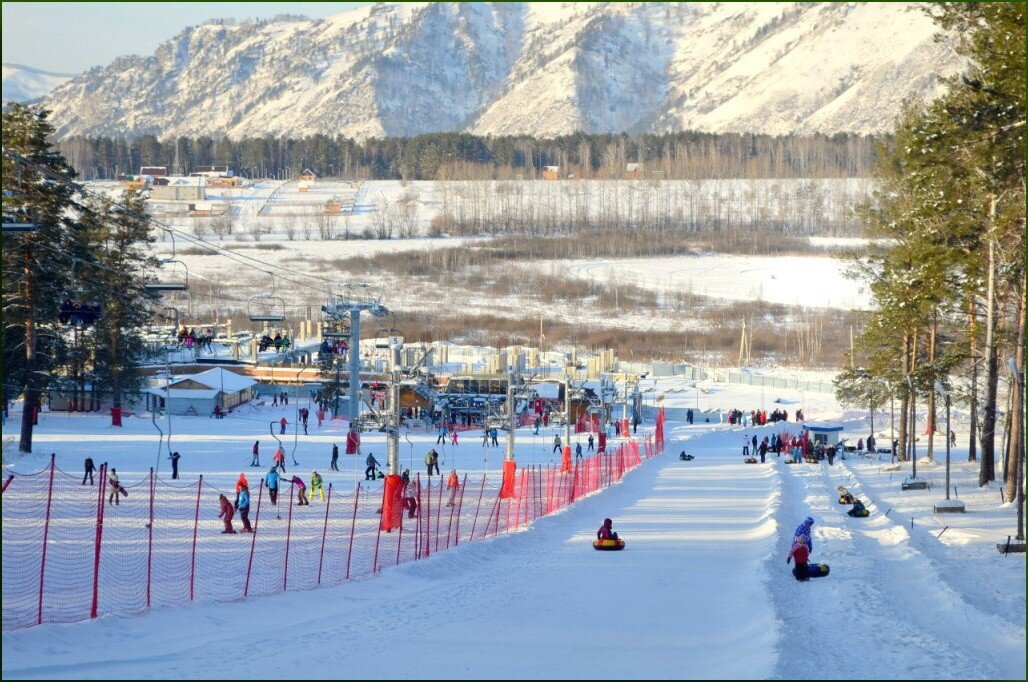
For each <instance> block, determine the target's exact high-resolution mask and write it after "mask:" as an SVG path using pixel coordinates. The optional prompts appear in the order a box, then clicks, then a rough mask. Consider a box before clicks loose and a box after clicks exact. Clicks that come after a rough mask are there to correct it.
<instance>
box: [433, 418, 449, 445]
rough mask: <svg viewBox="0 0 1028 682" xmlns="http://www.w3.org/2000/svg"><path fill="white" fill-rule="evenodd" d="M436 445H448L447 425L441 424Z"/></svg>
mask: <svg viewBox="0 0 1028 682" xmlns="http://www.w3.org/2000/svg"><path fill="white" fill-rule="evenodd" d="M435 444H436V445H446V425H445V424H442V423H440V424H439V434H438V436H437V437H436V439H435Z"/></svg>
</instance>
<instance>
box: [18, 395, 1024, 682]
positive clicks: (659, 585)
mask: <svg viewBox="0 0 1028 682" xmlns="http://www.w3.org/2000/svg"><path fill="white" fill-rule="evenodd" d="M682 384H683V382H682V380H681V379H671V380H667V381H666V385H663V384H662V385H661V388H662V389H670V388H673V387H680V386H681V385H682ZM759 391H760V388H759V387H752V386H741V385H721V386H720V387H719V390H718V391H716V392H715V391H710V392H708V393H702V392H699V393H696V394H695V395H692V394H688V393H687V392H681V391H679V392H670V391H669V392H668V393H667V394H666V395H667V397H666V402H669V403H671V407H676V406H692V405H693V404H694V401H697V400H702V402H701V408H702V409H704V410H706V409H710V408H712V407H713V403H714V402H715V401H716V402H717V403H720V404H722V405H724V406H726V407H727V406H729V405H733V406H739V407H741V408H749V407H751V406H757V405H758V404H759V400H760V393H759ZM782 393H783V396H782V398H783V399H784V400H789V401H792V400H795V401H796V403H794V404H789V405H788V406H789V407H790V409H794V406H801V405H799V404H798V402H799V400H800V396H799V395H798V394H797V395H793V394H792V393H790V392H782ZM775 397H779V396H777V395H776V396H775ZM806 397H807V399H808V400H811V401H813V400H815V398H812V397H811V396H809V395H808V396H806ZM767 398H768V401H769V409H770V400H772V399H773V397H772V396H770V395H769V396H768V397H767ZM816 400H817V401H819V403H820V405H819V407H818V408H813V407H809V408H808V407H805V409H806V410H808V411H810V410H813V409H817V411H818V412H819V413H820V414H819V416H823V417H839V416H841V411H840V410H839V409H838V406H837V405H834V406H833V405H832V401H831V400H830V399H829V398H828V396H816ZM708 401H710V403H711V404H708ZM678 403H681V405H678ZM291 407H292V406H290V408H291ZM671 413H673V410H670V409H669V414H671ZM60 419H61V418H58V417H53V416H49V417H47V418H46V419H45V420H44V426H43V428H42V429H41V432H42V435H41V447H40V450H41V451H42V450H43V449H44V448H46V449H47V452H49V450H50V449H53V450H56V451H58V461H59V463H61V461H62V460H61V458H62V457H63V458H66V460H65V461H67V462H68V464H69V466H71V465H72V463H73V462H80V461H81V457H80V456H81V453H82V452H83V451H93V452H96V449H97V448H98V447H103V446H102V445H101V441H99V439H100V438H104V439H106V440H105V441H102V442H106V443H108V444H109V445H110V451H109V453H108V455H109V456H110V457H111V458H112V461H114V460H115V458H118V461H119V462H121V461H125V462H126V463H124V464H121V463H119V471H122V470H123V467H124V470H125V471H128V470H130V469H137V468H138V469H140V470H142V469H143V468H145V467H146V466H148V465H149V463H152V461H153V460H152V454H151V453H147V454H145V455H143V454H141V453H142V447H143V443H144V442H146V441H144V437H145V436H144V431H143V430H142V429H141V428H140V429H138V433H135V434H132V433H128V434H126V437H125V438H124V439H123V440H116V439H112V438H111V436H110V434H109V431H110V429H106V433H99V432H102V431H105V429H103V428H99V427H97V426H96V425H91V426H90V427H89V429H88V430H90V431H92V430H95V431H97V432H98V433H96V434H95V435H90V434H83V435H85V436H86V437H87V438H93V439H96V440H82V438H79V439H78V440H75V439H74V438H73V437H72V436H73V434H72V433H70V432H69V431H74V430H79V431H82V430H85V429H83V428H81V425H84V424H85V422H84V421H80V422H79V424H80V428H79V429H70V430H69V429H67V428H66V427H67V423H65V424H63V426H60V427H59V424H60ZM78 419H82V420H88V419H96V418H89V417H87V418H78ZM73 420H74V418H73V419H67V418H65V419H64V421H65V422H68V421H73ZM178 421H179V422H184V425H183V424H179V425H178V426H177V428H178V429H179V431H180V432H182V433H183V434H186V432H187V431H194V432H196V433H194V434H192V435H188V434H187V435H182V436H175V437H177V438H181V439H182V443H183V445H182V449H183V450H184V454H189V453H191V452H194V451H195V452H194V454H192V455H191V457H189V458H187V457H185V456H184V458H183V465H184V466H183V475H184V476H186V477H190V476H191V475H195V473H194V472H195V471H196V470H197V469H203V470H205V471H210V472H211V473H210V475H211V476H217V475H218V474H217V473H215V471H212V470H218V469H224V474H223V475H224V476H225V477H226V478H228V480H229V481H230V480H231V477H232V476H234V475H235V472H236V471H238V468H236V467H237V466H239V465H238V464H236V463H234V462H233V463H230V462H228V461H224V462H223V463H222V464H220V465H219V464H218V462H219V460H224V459H225V458H226V457H228V456H229V455H228V454H227V453H233V454H231V457H233V458H235V459H240V460H241V459H244V458H246V457H247V455H246V452H247V451H248V450H247V447H248V444H249V443H250V442H252V440H251V438H252V437H256V435H255V434H257V433H259V432H258V431H257V429H258V428H259V425H248V422H245V421H242V420H241V419H240V420H238V421H235V422H231V421H230V420H224V421H226V422H230V423H229V424H222V425H218V424H217V422H214V421H212V420H208V419H205V418H204V419H198V418H193V419H192V420H190V419H187V418H183V419H180V420H178ZM262 421H263V420H262ZM844 423H845V426H846V429H847V434H848V435H852V436H853V437H854V438H855V437H857V436H858V435H866V433H867V424H866V421H865V420H864V419H862V418H855V419H850V420H848V421H846V422H844ZM147 425H148V423H147ZM264 426H265V428H266V424H265V425H264ZM669 427H670V428H669V431H668V450H667V454H666V455H664V456H662V457H658V458H656V459H654V460H651V461H649V462H645V463H644V464H643V466H641V467H640V468H638V469H636V470H635V471H633V472H631V473H629V474H628V475H626V477H625V479H624V480H623V481H622V483H620V484H618V485H615V486H613V487H612V488H610V489H608V490H606V491H604V492H602V493H599V494H597V495H594V496H592V497H589V498H586V499H584V500H582V501H580V502H579V503H577V504H576V505H575V506H573V507H571V508H568V509H566V510H564V511H563V512H562V513H559V514H557V515H554V516H552V517H546V518H542V519H539V520H537V521H536V522H535V523H534V524H533V525H532V526H530V527H529V528H528V529H527V530H525V531H524V532H519V533H512V534H509V535H504V536H499V537H495V538H492V539H489V540H486V541H483V542H476V543H470V544H467V545H464V544H462V545H461V546H459V547H457V548H454V549H451V550H448V551H446V552H442V553H440V554H436V555H433V556H432V557H430V558H429V559H427V560H423V561H418V562H413V563H408V564H403V565H401V566H399V567H396V568H389V569H387V570H385V571H384V572H383V573H382V574H381V575H380V576H379V577H377V578H375V579H373V580H369V581H361V582H353V583H348V584H345V585H342V586H340V587H335V588H326V589H321V590H312V591H307V592H288V593H285V594H278V595H274V596H268V597H261V598H254V599H249V600H244V601H240V602H233V603H221V604H215V603H198V604H194V605H187V606H182V607H167V608H160V609H155V610H153V611H151V612H149V613H146V614H143V615H141V616H138V617H131V618H110V619H101V620H99V621H93V622H83V623H76V624H70V625H44V626H41V627H35V628H28V629H25V630H20V631H14V632H6V633H4V635H3V648H4V657H3V676H4V678H5V679H6V678H11V679H30V678H46V677H75V678H94V677H104V678H113V679H130V678H142V679H146V678H155V677H162V678H167V677H178V678H192V677H206V676H210V675H212V674H214V675H219V676H226V675H233V673H234V672H235V671H238V670H240V669H241V668H240V666H243V667H249V666H257V665H259V666H260V671H261V673H260V674H261V676H262V677H267V678H285V679H290V678H296V677H301V676H302V677H318V678H321V677H324V678H373V679H375V678H396V677H406V678H433V679H462V678H493V679H498V678H533V679H534V678H563V679H586V678H612V679H622V678H666V677H673V678H712V677H713V678H725V677H728V678H739V677H746V678H804V679H831V678H854V677H859V678H869V679H876V678H878V679H881V678H910V677H915V678H993V679H994V678H1007V679H1016V678H1018V677H1022V676H1023V670H1024V666H1025V645H1024V642H1025V620H1024V613H1025V588H1024V585H1025V564H1024V558H1023V556H1009V557H1004V556H1002V555H1000V554H999V553H997V552H996V550H995V546H994V543H995V542H996V541H997V540H998V539H999V538H1001V537H1003V536H1005V534H1006V533H1008V532H1010V530H1009V529H1010V528H1011V527H1012V525H1013V518H1012V516H1013V510H1012V509H1011V508H1010V507H1009V506H1004V505H1001V504H1000V503H999V502H998V496H997V495H995V494H994V493H995V490H994V489H986V491H985V492H984V493H981V495H980V496H976V495H978V494H977V493H975V492H972V490H971V489H970V488H969V487H965V484H969V483H970V481H971V479H972V477H973V475H974V471H973V470H972V469H971V468H969V467H968V465H967V464H966V463H961V464H957V465H956V466H955V467H954V474H953V476H954V481H955V482H956V484H957V486H958V489H960V490H962V491H966V492H962V497H964V499H966V500H967V502H968V507H969V513H968V514H966V515H963V516H961V517H960V518H957V519H953V518H945V519H939V518H938V517H937V516H935V515H933V514H932V513H931V502H932V501H933V500H937V499H940V497H941V491H940V490H938V488H934V489H933V490H931V491H923V492H917V493H912V492H906V493H901V492H900V490H899V481H900V480H901V478H902V477H903V476H905V475H906V474H904V473H903V472H900V473H896V474H892V473H889V472H884V471H883V470H882V468H881V464H880V463H879V462H877V461H867V460H863V459H860V460H855V459H853V458H852V457H850V459H847V460H843V461H837V462H836V465H835V466H834V467H831V468H829V467H827V465H826V464H824V463H822V464H819V465H809V464H798V465H787V464H785V463H784V462H783V461H782V460H781V459H777V458H775V457H774V456H771V457H770V458H769V461H768V463H766V464H763V465H759V464H758V465H745V464H742V463H741V458H740V456H739V446H740V445H741V441H742V434H743V433H746V434H753V433H757V434H758V435H764V434H768V435H769V434H770V433H772V432H773V431H775V430H776V427H773V426H770V425H769V426H766V427H762V428H759V429H753V428H749V429H742V428H739V427H729V426H727V425H724V424H718V423H715V422H711V423H702V424H696V425H692V426H690V425H684V424H680V423H678V424H674V423H672V422H670V421H669ZM132 428H135V427H132ZM218 428H221V429H227V430H230V431H231V432H232V433H227V434H222V435H221V437H220V438H219V437H217V436H218V434H215V433H212V430H214V429H218ZM778 428H784V429H786V430H790V431H792V432H793V433H795V432H796V431H797V426H796V425H795V424H793V423H791V422H789V423H787V424H785V425H784V426H779V427H778ZM313 430H314V429H313V428H312V431H313ZM265 433H266V430H265ZM475 436H476V434H475V433H474V432H472V433H470V434H468V435H467V436H466V437H465V438H464V439H462V441H461V445H460V446H459V447H458V450H459V452H458V453H454V452H453V451H448V452H447V455H445V456H444V459H445V458H454V459H450V460H449V461H452V462H455V463H456V464H457V466H459V467H461V468H464V467H467V468H469V469H470V468H476V469H483V470H486V469H488V470H495V469H497V468H498V466H499V458H500V451H502V449H500V451H498V450H497V449H492V448H490V449H483V448H481V446H480V443H481V440H480V437H479V438H477V439H476V438H475ZM332 437H333V436H332V434H328V433H322V434H320V435H318V436H315V435H313V434H312V436H310V437H308V439H309V441H310V442H306V441H304V440H303V437H302V435H301V436H300V440H301V443H306V445H305V447H306V448H308V449H306V450H301V451H298V453H300V454H298V457H300V458H301V463H302V464H304V467H303V468H304V469H305V470H307V469H308V468H309V467H310V466H312V465H313V464H311V460H307V461H305V460H304V459H303V457H308V456H309V457H311V458H315V457H319V456H320V457H325V458H326V459H327V457H326V455H327V449H328V447H329V445H328V443H327V441H329V440H331V439H332ZM411 438H412V440H413V443H414V452H415V455H419V454H420V453H421V452H423V450H424V449H425V448H426V447H428V445H429V444H430V443H431V442H432V436H430V435H427V434H426V435H420V436H419V435H417V434H413V435H411ZM269 439H270V437H269ZM551 439H552V431H550V432H544V433H543V434H541V435H540V436H539V437H536V438H535V439H533V438H532V437H531V435H530V434H521V440H522V443H521V445H520V446H519V451H518V457H519V459H522V460H523V461H525V462H530V461H535V462H539V463H546V462H547V461H548V460H549V457H550V455H549V453H548V452H547V450H548V449H549V448H548V445H549V441H550V440H551ZM153 440H154V439H153V438H152V436H151V437H150V441H149V442H147V445H148V446H152V445H153V444H154V443H153ZM43 443H46V444H45V445H43ZM185 443H189V444H190V445H185ZM371 447H372V448H373V451H376V450H375V449H376V448H377V447H378V446H377V445H373V446H371ZM219 448H220V452H219ZM237 448H238V449H239V452H238V453H236V450H237ZM682 450H685V451H688V452H690V453H692V454H693V455H695V456H696V459H695V460H694V461H692V462H681V461H679V460H678V458H677V453H678V452H679V451H682ZM288 451H289V449H288V448H287V452H288ZM402 451H403V454H404V459H405V464H406V460H407V457H408V455H407V444H406V442H404V443H403V447H402ZM133 453H140V454H136V455H134V454H133ZM319 453H324V454H319ZM236 454H238V457H237V456H236ZM483 455H484V456H483ZM40 457H42V456H40ZM134 458H138V462H137V461H136V459H134ZM954 458H955V461H957V462H959V461H960V460H962V459H966V452H960V451H958V452H957V453H955V455H954ZM412 459H413V462H414V463H415V464H418V463H419V457H418V456H414V457H413V458H412ZM129 462H133V463H131V464H130V463H129ZM198 462H202V464H198ZM31 464H32V463H31V462H28V461H27V462H25V466H26V467H30V465H31ZM187 465H190V466H193V467H196V468H193V469H189V468H187ZM313 466H316V465H313ZM443 466H444V467H449V466H450V464H444V465H443ZM345 468H346V467H345V466H344V469H345ZM319 471H322V469H319ZM919 472H920V473H919V476H926V477H929V478H930V479H931V480H932V481H933V482H937V481H938V477H939V476H940V473H939V469H938V467H933V466H932V465H925V468H924V469H920V468H919ZM335 476H337V477H338V482H337V485H341V484H342V481H343V480H345V479H347V478H348V477H349V476H352V473H350V472H348V471H343V472H340V473H339V474H335ZM205 480H206V475H205ZM329 480H330V479H329V478H328V477H326V483H327V482H328V481H329ZM838 485H846V486H847V487H849V489H850V490H851V491H852V492H854V494H856V495H858V496H860V497H861V498H863V499H865V500H866V501H867V502H868V507H869V508H870V509H871V510H872V515H871V517H869V518H867V519H853V518H850V517H848V516H846V515H845V513H844V511H845V509H846V508H845V507H842V506H840V505H838V504H837V503H836V501H835V488H836V486H838ZM985 493H988V494H987V495H986V494H985ZM886 512H888V514H886ZM807 515H811V516H813V517H814V518H815V519H816V520H817V522H816V524H815V526H814V552H813V554H812V560H813V561H820V562H827V563H829V564H831V566H832V572H831V575H830V576H828V577H827V578H822V579H816V580H812V581H810V582H808V583H797V582H796V581H794V580H793V578H792V576H791V575H790V574H789V567H788V566H786V564H785V561H784V559H785V554H786V552H787V550H788V546H789V543H790V541H791V537H792V532H793V529H794V528H795V527H796V525H797V524H798V523H799V522H800V521H801V520H802V519H803V518H804V517H805V516H807ZM605 516H609V517H611V518H613V519H614V529H615V530H616V531H618V533H619V534H620V535H621V537H623V538H624V539H626V540H627V542H628V547H627V549H626V550H625V551H624V552H620V553H600V552H595V551H593V550H592V548H591V547H590V541H591V539H592V537H593V533H595V530H596V528H597V527H598V526H599V525H600V522H601V521H602V519H603V518H604V517H605ZM943 523H945V524H953V526H954V527H953V528H951V529H949V530H948V531H946V533H945V534H943V535H941V536H939V531H940V530H942V524H943Z"/></svg>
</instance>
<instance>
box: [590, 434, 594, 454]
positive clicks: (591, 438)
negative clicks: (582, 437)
mask: <svg viewBox="0 0 1028 682" xmlns="http://www.w3.org/2000/svg"><path fill="white" fill-rule="evenodd" d="M594 441H595V439H594V438H593V435H592V434H591V433H590V434H589V452H592V451H593V442H594Z"/></svg>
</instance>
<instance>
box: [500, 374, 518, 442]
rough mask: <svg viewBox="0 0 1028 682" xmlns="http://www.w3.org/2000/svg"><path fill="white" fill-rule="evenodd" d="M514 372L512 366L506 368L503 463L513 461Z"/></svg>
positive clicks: (514, 419) (514, 418)
mask: <svg viewBox="0 0 1028 682" xmlns="http://www.w3.org/2000/svg"><path fill="white" fill-rule="evenodd" d="M514 380H515V372H514V367H513V365H508V366H507V451H506V453H505V454H504V457H503V459H504V461H506V462H513V461H514V432H515V430H516V429H517V426H518V424H517V418H516V415H515V414H514V410H515V408H516V407H517V405H516V402H517V400H516V395H515V390H516V389H515V386H514Z"/></svg>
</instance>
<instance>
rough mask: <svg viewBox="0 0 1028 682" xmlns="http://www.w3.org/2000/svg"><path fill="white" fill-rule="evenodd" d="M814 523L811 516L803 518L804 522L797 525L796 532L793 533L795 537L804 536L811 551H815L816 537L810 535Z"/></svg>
mask: <svg viewBox="0 0 1028 682" xmlns="http://www.w3.org/2000/svg"><path fill="white" fill-rule="evenodd" d="M813 525H814V519H813V518H812V517H810V516H808V517H807V518H805V519H804V520H803V523H801V524H800V525H798V526H796V532H795V533H794V534H793V539H795V538H800V537H801V538H803V539H804V540H806V542H807V549H808V550H810V551H811V552H813V551H814V539H813V538H812V537H811V536H810V529H811V527H812V526H813Z"/></svg>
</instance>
